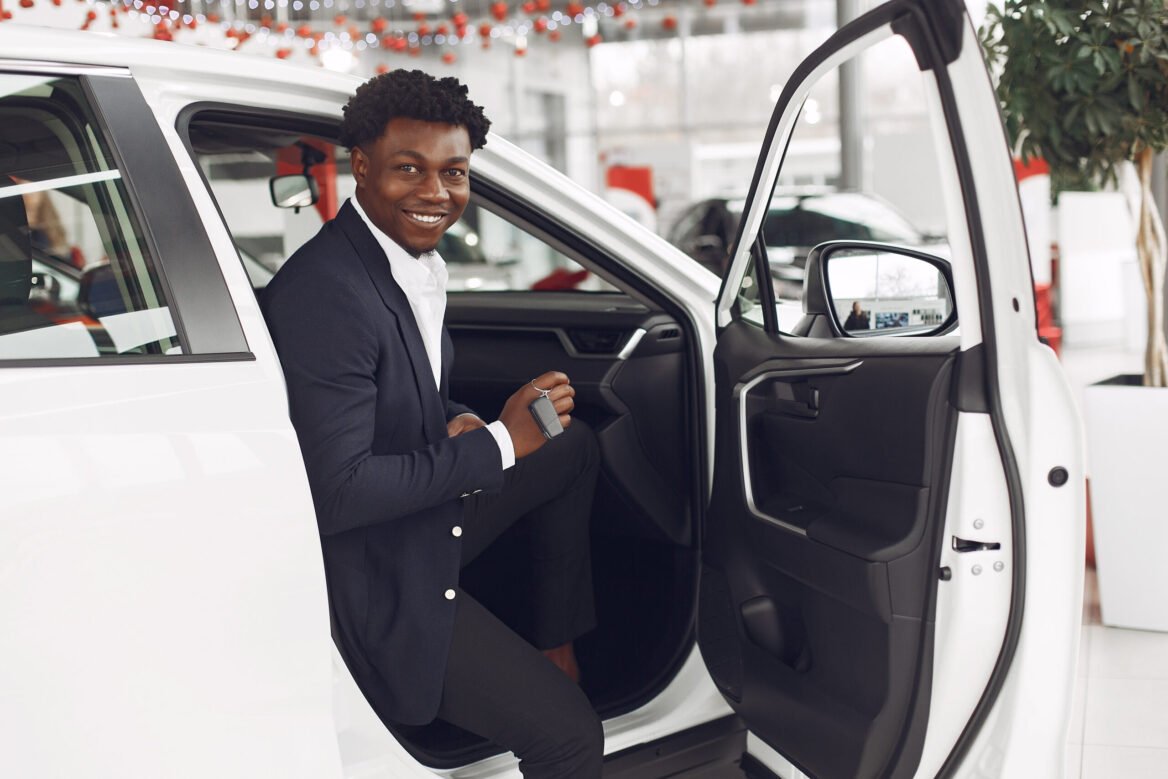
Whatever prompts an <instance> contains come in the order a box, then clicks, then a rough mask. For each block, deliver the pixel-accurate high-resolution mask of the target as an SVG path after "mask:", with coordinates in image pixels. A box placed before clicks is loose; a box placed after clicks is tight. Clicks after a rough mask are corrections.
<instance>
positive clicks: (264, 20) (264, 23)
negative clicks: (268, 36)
mask: <svg viewBox="0 0 1168 779" xmlns="http://www.w3.org/2000/svg"><path fill="white" fill-rule="evenodd" d="M260 27H267V28H269V29H271V27H272V17H270V16H268V15H267V14H264V15H263V16H261V17H260Z"/></svg>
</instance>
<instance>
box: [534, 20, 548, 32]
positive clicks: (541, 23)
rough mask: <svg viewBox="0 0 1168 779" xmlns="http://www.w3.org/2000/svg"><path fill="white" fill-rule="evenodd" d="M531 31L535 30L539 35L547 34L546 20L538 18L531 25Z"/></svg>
mask: <svg viewBox="0 0 1168 779" xmlns="http://www.w3.org/2000/svg"><path fill="white" fill-rule="evenodd" d="M531 29H533V30H535V31H536V32H537V33H539V34H543V33H545V32H547V19H545V18H543V17H542V16H541V17H539V18H538V19H536V20H535V21H534V22H532V23H531Z"/></svg>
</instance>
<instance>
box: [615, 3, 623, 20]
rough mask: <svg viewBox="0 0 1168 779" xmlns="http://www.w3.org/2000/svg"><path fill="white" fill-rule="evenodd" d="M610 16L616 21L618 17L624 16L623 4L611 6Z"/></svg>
mask: <svg viewBox="0 0 1168 779" xmlns="http://www.w3.org/2000/svg"><path fill="white" fill-rule="evenodd" d="M612 15H613V16H615V17H616V18H618V19H619V18H620V17H622V16H624V15H625V4H624V3H621V4H620V5H616V6H613V9H612Z"/></svg>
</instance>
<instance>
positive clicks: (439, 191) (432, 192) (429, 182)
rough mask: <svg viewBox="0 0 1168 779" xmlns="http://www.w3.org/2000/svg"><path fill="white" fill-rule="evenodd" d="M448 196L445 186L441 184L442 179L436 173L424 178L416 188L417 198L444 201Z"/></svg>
mask: <svg viewBox="0 0 1168 779" xmlns="http://www.w3.org/2000/svg"><path fill="white" fill-rule="evenodd" d="M449 196H450V193H449V192H447V190H446V185H445V184H443V183H442V177H441V176H440V175H439V174H437V173H432V174H430V175H429V176H426V178H425V179H424V180H423V181H422V183H421V185H420V186H419V187H418V197H421V198H425V199H426V200H446V199H447V198H448V197H449Z"/></svg>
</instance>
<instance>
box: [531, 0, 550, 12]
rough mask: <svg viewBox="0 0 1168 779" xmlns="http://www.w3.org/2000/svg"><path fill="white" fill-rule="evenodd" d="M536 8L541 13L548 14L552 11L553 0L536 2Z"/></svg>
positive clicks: (538, 0)
mask: <svg viewBox="0 0 1168 779" xmlns="http://www.w3.org/2000/svg"><path fill="white" fill-rule="evenodd" d="M535 7H536V8H537V9H539V12H540V13H542V14H546V13H547V12H548V11H550V10H552V0H535Z"/></svg>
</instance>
